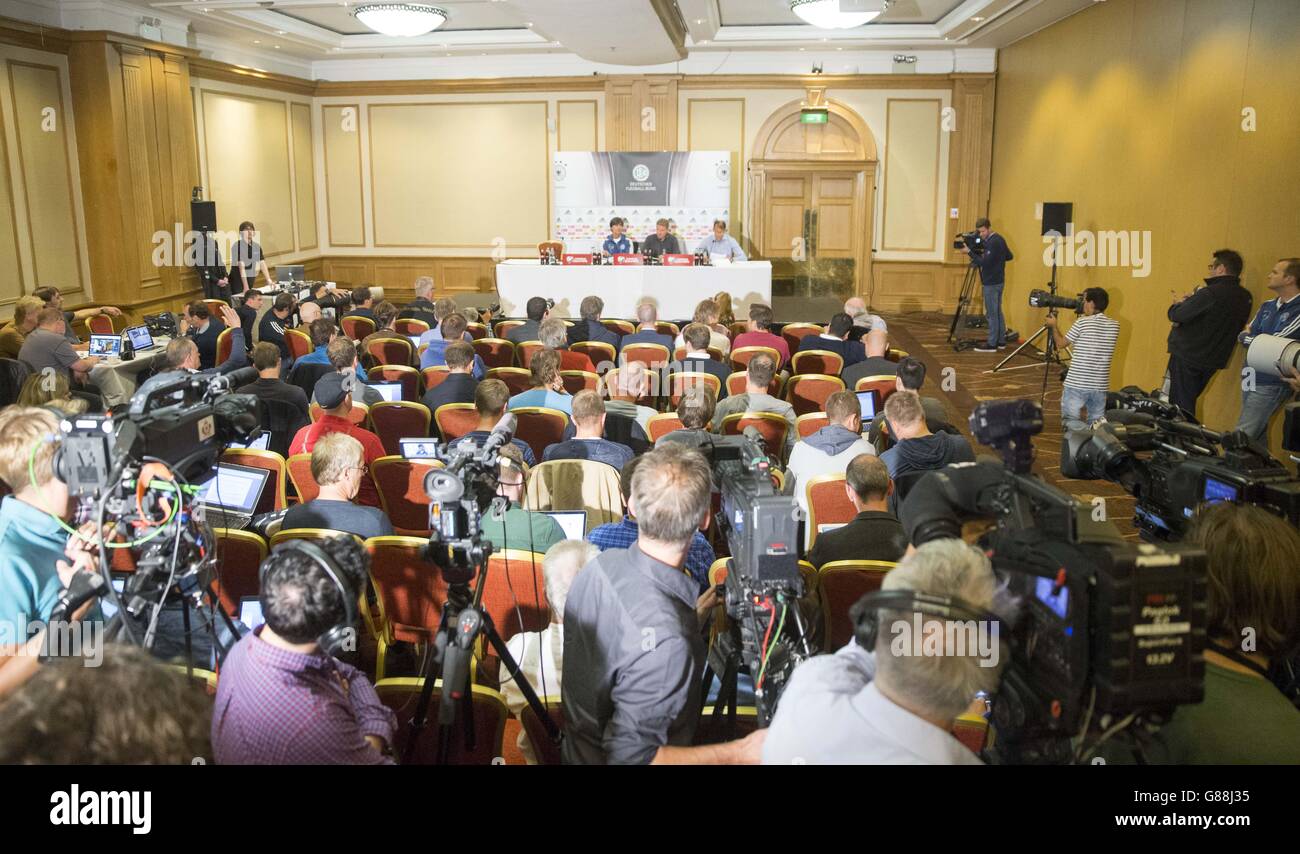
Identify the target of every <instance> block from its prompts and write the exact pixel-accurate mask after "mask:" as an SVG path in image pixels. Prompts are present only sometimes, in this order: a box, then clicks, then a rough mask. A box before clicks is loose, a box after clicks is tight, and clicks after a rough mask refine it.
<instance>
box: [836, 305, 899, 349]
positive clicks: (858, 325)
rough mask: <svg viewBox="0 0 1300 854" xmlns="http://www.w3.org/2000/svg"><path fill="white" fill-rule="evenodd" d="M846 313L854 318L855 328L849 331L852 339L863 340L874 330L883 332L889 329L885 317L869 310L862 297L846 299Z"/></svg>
mask: <svg viewBox="0 0 1300 854" xmlns="http://www.w3.org/2000/svg"><path fill="white" fill-rule="evenodd" d="M844 313H845V314H847V315H848V316H849V317H851V318H853V329H851V330H850V331H849V340H850V341H861V340H862V339H863V338H864V337H865V336H866V335H867V333H869V332H871V331H872V330H877V331H879V332H882V333H886V332H888V331H889V327H888V326H887V325H885V319H884V318H883V317H881V316H880V315H878V314H871V313H870V312H868V311H867V303H866V301H865V300H863V299H862V297H849V298H848V299H847V300H845V301H844Z"/></svg>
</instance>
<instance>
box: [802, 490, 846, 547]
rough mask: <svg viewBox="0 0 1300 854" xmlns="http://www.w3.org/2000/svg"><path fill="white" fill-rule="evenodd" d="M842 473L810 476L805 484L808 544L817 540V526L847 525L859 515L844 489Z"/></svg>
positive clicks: (810, 544)
mask: <svg viewBox="0 0 1300 854" xmlns="http://www.w3.org/2000/svg"><path fill="white" fill-rule="evenodd" d="M844 483H845V478H844V475H842V474H822V475H818V476H817V477H814V478H810V479H809V480H808V482H807V483H806V484H805V485H804V497H805V499H806V500H807V502H808V538H807V539H808V545H809V546H812V544H813V543H815V542H816V541H817V528H818V527H819V526H821V525H847V524H848V523H849V522H852V521H853V518H854V517H855V516H857V515H858V508H856V507H854V506H853V502H852V501H850V500H849V496H848V493H847V492H845V491H844Z"/></svg>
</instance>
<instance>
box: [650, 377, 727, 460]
mask: <svg viewBox="0 0 1300 854" xmlns="http://www.w3.org/2000/svg"><path fill="white" fill-rule="evenodd" d="M715 406H717V402H716V401H715V400H714V399H713V389H711V388H705V387H703V386H696V387H694V388H691V389H688V390H687V391H686V393H685V394H683V395H682V396H681V399H680V400H678V401H677V420H678V421H680V422H682V428H681V429H680V430H674V431H672V432H671V433H666V434H664V435H663V436H660V437H659V441H657V442H655V447H656V448H657V447H659V446H660V445H662V444H663V443H664V442H683V443H685V444H687V445H691V446H692V447H697V448H698V447H699V446H701V445H708V444H711V443H712V442H713V434H712V433H710V432H709V422H710V421H711V420H713V410H714V407H715Z"/></svg>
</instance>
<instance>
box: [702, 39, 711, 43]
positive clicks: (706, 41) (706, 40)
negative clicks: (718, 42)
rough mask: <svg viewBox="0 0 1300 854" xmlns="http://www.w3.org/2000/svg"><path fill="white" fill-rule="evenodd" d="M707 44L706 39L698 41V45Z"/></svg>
mask: <svg viewBox="0 0 1300 854" xmlns="http://www.w3.org/2000/svg"><path fill="white" fill-rule="evenodd" d="M708 43H709V40H708V39H700V44H708Z"/></svg>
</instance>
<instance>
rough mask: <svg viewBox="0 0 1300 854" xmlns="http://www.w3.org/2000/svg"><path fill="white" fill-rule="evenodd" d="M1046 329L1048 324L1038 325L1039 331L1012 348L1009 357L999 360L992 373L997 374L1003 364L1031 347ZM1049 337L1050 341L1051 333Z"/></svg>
mask: <svg viewBox="0 0 1300 854" xmlns="http://www.w3.org/2000/svg"><path fill="white" fill-rule="evenodd" d="M1046 331H1047V327H1046V326H1040V327H1038V331H1037V332H1035V333H1034V334H1033V335H1030V336H1029V337H1028V338H1026V339H1025V340H1024V341H1023V342H1022V343H1021V344H1020V346H1019V347H1017V348H1016V349H1014V350H1012V351H1011V352H1010V353H1008V354H1007V357H1006V358H1005V359H1003V360H1002V361H1001V362H998V363H997V364H996V365H994V366H993V370H992V371H990V373H994V374H996V373H997V372H998V371H1000V370H1002V366H1003V365H1005V364H1006V363H1007V362H1010V361H1011V360H1012V359H1014V358H1015V357H1016V356H1019V355H1020V354H1021V353H1022V352H1023V351H1024V350H1025V348H1026V347H1029V346H1030V345H1031V344H1033V343H1034V342H1035V341H1037V340H1038V336H1039V335H1042V334H1043V333H1044V332H1046ZM1047 337H1048V340H1049V341H1050V340H1051V335H1048V336H1047Z"/></svg>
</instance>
